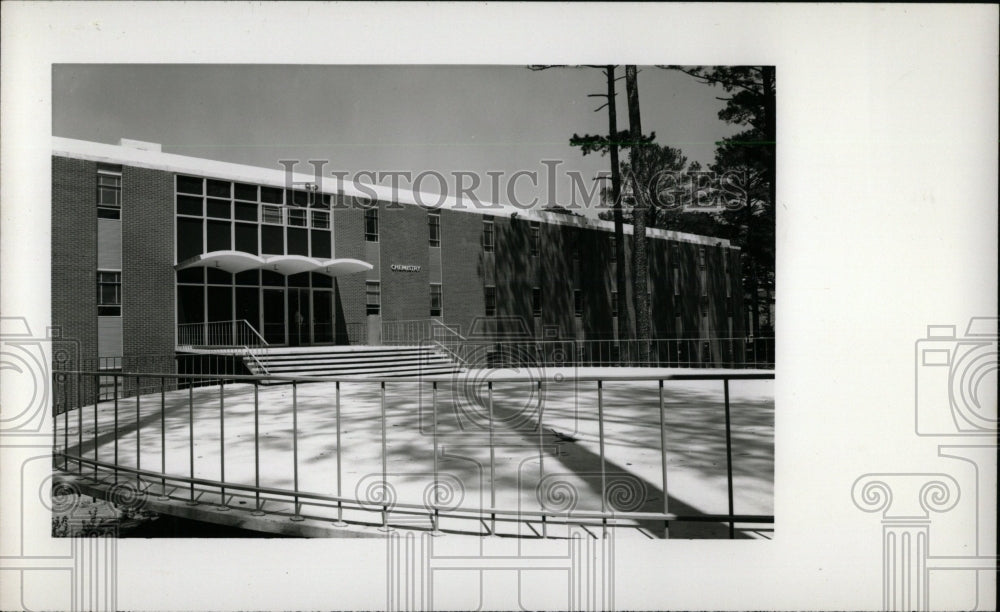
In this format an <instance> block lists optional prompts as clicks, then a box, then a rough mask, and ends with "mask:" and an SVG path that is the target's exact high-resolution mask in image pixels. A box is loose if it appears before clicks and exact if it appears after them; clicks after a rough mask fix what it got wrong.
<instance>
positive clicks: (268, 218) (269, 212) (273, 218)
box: [263, 206, 281, 225]
mask: <svg viewBox="0 0 1000 612" xmlns="http://www.w3.org/2000/svg"><path fill="white" fill-rule="evenodd" d="M263 212H264V218H263V220H264V223H270V224H271V225H281V208H280V207H278V206H264V207H263Z"/></svg>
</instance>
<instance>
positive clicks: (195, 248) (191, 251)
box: [177, 218, 205, 262]
mask: <svg viewBox="0 0 1000 612" xmlns="http://www.w3.org/2000/svg"><path fill="white" fill-rule="evenodd" d="M203 223H204V221H202V220H201V219H185V218H178V219H177V261H178V262H181V261H184V260H185V259H187V258H189V257H194V256H195V255H201V254H202V253H204V252H205V251H203V250H202V248H203V246H204V244H203V237H202V224H203Z"/></svg>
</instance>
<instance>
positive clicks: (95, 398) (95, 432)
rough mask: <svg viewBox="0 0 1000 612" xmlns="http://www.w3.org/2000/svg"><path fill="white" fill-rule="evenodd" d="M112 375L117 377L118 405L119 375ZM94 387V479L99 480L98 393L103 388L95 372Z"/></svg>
mask: <svg viewBox="0 0 1000 612" xmlns="http://www.w3.org/2000/svg"><path fill="white" fill-rule="evenodd" d="M112 377H113V378H114V379H115V405H116V406H117V404H118V377H117V375H116V374H112ZM94 389H95V390H96V391H97V393H95V394H94V480H97V461H99V459H98V456H99V455H98V451H97V399H98V398H97V395H99V394H100V389H101V377H100V375H99V374H95V375H94ZM117 415H118V410H117V409H116V410H115V416H117ZM117 441H118V432H117V431H116V432H115V442H117ZM115 465H118V464H117V463H116V464H115ZM117 477H118V471H117V469H116V470H115V478H117Z"/></svg>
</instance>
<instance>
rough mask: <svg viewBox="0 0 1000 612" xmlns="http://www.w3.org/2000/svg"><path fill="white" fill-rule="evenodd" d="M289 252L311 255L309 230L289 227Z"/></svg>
mask: <svg viewBox="0 0 1000 612" xmlns="http://www.w3.org/2000/svg"><path fill="white" fill-rule="evenodd" d="M288 254H289V255H305V256H306V257H308V256H309V230H304V229H301V228H297V227H290V228H288Z"/></svg>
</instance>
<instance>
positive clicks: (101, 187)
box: [97, 170, 122, 219]
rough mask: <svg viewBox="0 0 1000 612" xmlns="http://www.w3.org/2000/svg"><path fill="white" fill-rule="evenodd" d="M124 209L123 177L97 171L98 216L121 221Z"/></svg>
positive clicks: (109, 172) (104, 171) (119, 174)
mask: <svg viewBox="0 0 1000 612" xmlns="http://www.w3.org/2000/svg"><path fill="white" fill-rule="evenodd" d="M121 209H122V175H121V173H120V172H118V173H115V172H112V171H110V170H98V171H97V216H98V217H101V218H103V219H120V218H121Z"/></svg>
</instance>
